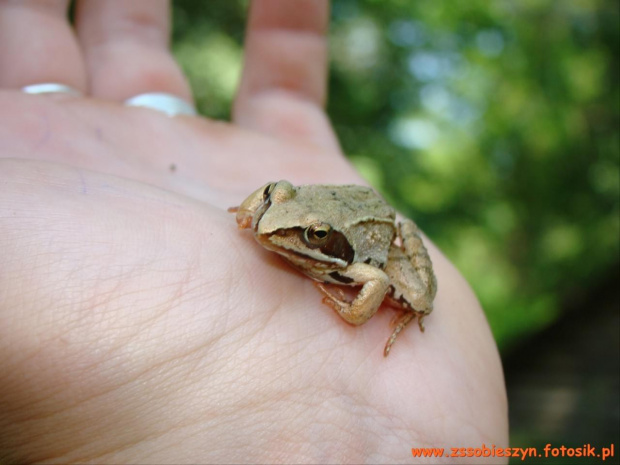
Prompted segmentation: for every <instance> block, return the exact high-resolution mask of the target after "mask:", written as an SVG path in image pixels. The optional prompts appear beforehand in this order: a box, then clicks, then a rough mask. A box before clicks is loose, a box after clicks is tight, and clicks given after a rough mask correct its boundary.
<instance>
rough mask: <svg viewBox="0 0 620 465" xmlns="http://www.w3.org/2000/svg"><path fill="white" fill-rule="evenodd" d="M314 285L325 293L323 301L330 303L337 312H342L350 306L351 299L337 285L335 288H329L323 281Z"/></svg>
mask: <svg viewBox="0 0 620 465" xmlns="http://www.w3.org/2000/svg"><path fill="white" fill-rule="evenodd" d="M314 285H315V286H316V287H317V288H318V289H319V291H321V292H322V293H323V295H324V296H325V297H323V303H324V304H326V305H329V306H330V307H331V308H333V309H334V310H335V311H336V312H340V310H342V309H343V308H349V307H350V306H351V301H350V300H347V298H346V296H345V295H344V292H343V291H342V289H340V288H338V287H336V288H332V289H333V290H330V289H328V288H327V287H326V286H325V284H323V283H314Z"/></svg>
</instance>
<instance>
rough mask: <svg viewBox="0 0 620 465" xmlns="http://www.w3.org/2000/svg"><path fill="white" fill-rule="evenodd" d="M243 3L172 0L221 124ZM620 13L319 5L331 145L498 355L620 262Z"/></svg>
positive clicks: (588, 8) (533, 2) (400, 2)
mask: <svg viewBox="0 0 620 465" xmlns="http://www.w3.org/2000/svg"><path fill="white" fill-rule="evenodd" d="M246 8H247V1H240V0H229V1H217V2H213V1H212V2H196V1H190V0H179V1H175V2H174V29H173V30H174V33H173V49H174V51H175V54H176V56H177V57H178V59H179V61H180V63H181V65H182V66H183V68H184V70H185V71H186V73H187V75H188V76H189V79H190V81H191V84H192V87H193V89H194V92H195V96H196V99H197V102H198V106H199V109H200V111H201V112H202V113H203V114H205V115H207V116H209V117H213V118H227V117H228V116H229V111H230V105H231V102H232V99H233V97H234V92H235V88H236V85H237V83H238V79H239V76H240V73H241V67H242V56H243V49H242V43H243V33H244V25H245V19H246V13H247V12H246ZM618 10H619V3H617V2H616V1H613V0H518V1H509V0H497V1H486V0H468V1H459V2H456V1H416V2H412V1H408V0H380V1H379V0H334V1H333V2H332V23H331V28H330V47H331V65H332V66H331V72H330V76H329V84H330V94H329V106H328V112H329V115H330V117H331V119H332V121H333V124H334V126H335V128H336V131H337V132H338V135H339V137H340V140H341V143H342V146H343V149H344V151H345V152H346V153H347V154H348V155H349V156H350V158H351V160H352V161H353V162H354V163H355V164H356V166H357V167H358V169H359V170H360V172H361V173H362V174H363V175H364V176H365V177H366V178H367V179H368V180H369V182H371V183H372V184H373V185H374V186H375V187H376V188H377V189H379V190H380V191H381V192H382V193H383V194H384V195H385V196H386V197H387V198H388V199H389V200H390V201H391V202H392V203H393V204H394V205H395V206H396V207H397V208H399V209H400V210H401V211H402V212H403V213H404V214H406V215H408V216H410V217H412V218H414V219H416V221H417V222H418V223H419V224H420V225H421V226H422V228H423V229H424V230H425V231H426V232H427V234H428V235H429V236H430V237H431V238H432V239H433V240H434V241H435V242H436V243H437V244H438V245H439V246H440V247H441V248H442V249H443V250H444V252H445V253H446V254H447V255H448V257H449V258H450V259H451V260H452V261H453V262H454V263H455V264H456V266H457V267H458V268H459V269H460V270H461V271H462V272H463V273H464V275H465V276H466V277H467V279H468V280H469V281H470V283H471V284H472V285H473V287H474V289H475V291H476V292H477V294H478V296H479V298H480V300H481V302H482V304H483V307H484V308H485V310H486V312H487V315H488V318H489V321H490V324H491V327H492V329H493V331H494V334H495V336H496V338H497V340H498V343H499V345H500V348H506V347H508V346H509V345H510V344H512V343H513V342H515V341H517V340H518V339H519V338H520V337H522V336H524V335H525V334H528V333H531V332H534V331H537V330H540V329H541V328H543V327H545V326H546V325H548V324H550V323H551V322H552V321H554V320H555V319H556V318H558V316H559V313H560V312H561V309H562V308H563V304H564V303H565V302H566V301H568V300H570V299H572V298H574V297H575V296H578V295H581V294H582V293H584V292H585V291H587V289H588V288H589V287H591V286H593V285H594V284H595V283H596V282H597V281H598V280H600V279H601V277H602V275H603V274H604V273H608V272H609V269H610V268H611V267H613V266H617V264H618V262H619V232H620V221H619V198H620V181H619V180H620V172H619V157H620V154H619V151H620V149H619V135H618V126H619V123H620V121H619V111H620V110H619V105H620V104H619V102H620V100H619V99H620V96H619V93H618V82H619V78H620V76H619V63H618V57H619V50H618V48H619V44H620V37H619V32H618V30H619V27H618V24H619V21H620V18H619V12H618ZM440 285H441V283H440ZM595 310H596V309H592V311H595Z"/></svg>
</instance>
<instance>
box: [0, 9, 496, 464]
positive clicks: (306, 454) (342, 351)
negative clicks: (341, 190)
mask: <svg viewBox="0 0 620 465" xmlns="http://www.w3.org/2000/svg"><path fill="white" fill-rule="evenodd" d="M66 3H67V2H66V1H60V0H58V1H48V2H44V3H43V2H41V1H22V2H3V3H0V87H1V89H2V91H0V186H1V187H0V254H1V256H2V259H1V260H0V379H2V380H3V382H2V385H1V386H0V431H2V435H0V456H2V454H4V455H5V456H7V457H9V458H12V459H14V460H16V461H19V462H25V461H28V462H30V461H46V462H63V463H64V462H86V461H92V462H108V463H110V462H115V463H121V462H141V463H145V462H157V463H165V462H174V463H181V462H193V463H196V462H314V463H317V462H361V461H369V462H404V461H411V460H412V457H411V455H410V448H411V447H423V446H428V447H442V446H445V447H464V446H467V447H469V446H470V447H480V446H481V445H482V444H483V443H484V444H486V445H487V446H490V445H491V444H495V445H497V446H503V445H505V444H506V442H507V412H506V399H505V389H504V383H503V377H502V371H501V364H500V361H499V357H498V353H497V349H496V347H495V344H494V342H493V339H492V336H491V333H490V331H489V328H488V326H487V323H486V320H485V318H484V315H483V313H482V310H481V309H480V306H479V304H478V303H477V301H476V299H475V297H474V296H473V294H472V293H471V291H470V289H469V287H468V285H467V284H466V283H465V281H464V280H463V278H462V277H461V276H460V275H459V273H458V272H457V271H456V270H455V269H454V268H453V267H452V265H451V264H450V263H449V262H448V261H447V260H446V259H445V258H444V257H443V256H442V255H441V253H440V252H439V251H438V250H437V249H436V248H435V247H434V246H432V244H430V245H429V249H430V253H431V256H432V259H433V263H434V267H435V272H436V274H437V278H438V283H439V292H438V295H437V298H436V300H435V310H434V312H433V313H432V314H431V315H430V316H429V317H428V318H427V319H426V326H427V331H426V332H425V333H424V334H420V333H419V331H418V330H417V328H415V326H412V327H411V328H408V330H407V331H405V332H404V333H403V334H401V335H400V336H399V338H398V341H397V343H396V344H395V346H394V347H393V350H392V352H391V354H390V356H389V357H388V358H387V359H386V358H384V357H383V351H382V349H383V345H384V344H385V340H386V338H387V336H388V335H389V334H390V328H389V321H390V319H391V318H392V317H393V313H392V312H390V311H389V310H386V311H383V310H382V311H380V312H379V313H378V314H377V315H376V316H375V317H374V318H372V319H371V320H370V321H369V322H368V323H366V324H365V325H364V326H361V327H350V326H348V325H347V324H345V323H344V322H343V321H342V320H341V319H340V318H339V317H338V316H337V315H336V314H335V313H334V312H333V311H332V310H330V309H329V308H328V307H327V306H325V305H323V304H322V303H321V295H320V294H319V292H318V291H317V290H316V289H315V288H314V286H313V285H312V283H311V281H310V280H308V279H306V278H305V277H303V276H301V275H299V274H298V273H296V272H294V271H292V270H291V269H290V268H288V267H287V266H286V265H284V264H283V263H282V261H281V260H280V259H279V258H277V257H276V256H275V255H273V254H270V253H268V252H265V251H264V250H262V248H260V247H259V246H258V245H256V244H255V243H254V241H253V239H252V238H251V235H250V234H248V233H246V232H239V231H237V228H236V224H235V221H234V216H232V215H230V214H229V213H227V212H226V207H229V206H232V205H237V204H238V203H239V202H240V201H241V200H243V199H244V198H245V197H246V196H247V195H248V194H249V193H250V192H251V191H253V190H255V189H256V188H258V187H259V186H260V185H262V184H264V183H266V182H267V181H271V180H279V179H288V180H289V181H291V182H293V183H294V184H306V183H362V182H363V181H362V180H361V179H360V177H359V176H358V175H357V173H356V172H355V171H354V170H353V169H352V168H351V166H350V165H349V164H348V162H347V161H346V159H345V158H344V157H343V156H342V154H341V153H340V149H339V147H338V144H337V141H336V139H335V137H334V135H333V132H332V130H331V127H330V125H329V121H328V119H327V117H326V116H325V114H324V112H323V101H324V96H325V75H326V63H327V59H326V44H325V37H324V32H325V29H326V27H327V16H328V13H327V3H326V2H323V1H322V0H321V1H317V0H298V1H296V2H294V4H293V2H287V0H255V2H254V3H253V7H252V11H251V15H250V19H249V25H248V36H247V43H246V56H245V69H244V74H243V79H242V84H241V86H240V89H239V92H238V95H237V99H236V103H235V108H234V112H233V113H234V117H233V121H232V122H231V123H230V124H228V123H222V122H216V121H209V120H207V119H204V118H197V117H185V116H178V117H174V118H168V117H166V116H164V115H162V114H160V113H158V112H154V111H152V110H148V109H139V108H128V107H126V106H122V105H120V104H119V102H122V101H124V100H125V99H127V98H129V97H131V96H133V95H136V94H140V93H144V92H150V91H163V92H168V93H171V94H173V95H177V96H179V97H181V98H184V99H187V100H190V98H191V97H190V91H189V89H188V87H187V84H186V82H185V79H184V77H183V75H182V73H181V72H180V71H179V69H178V68H177V66H176V64H175V63H174V60H173V59H172V57H171V56H170V55H169V52H168V51H167V48H166V43H167V35H168V31H167V22H168V16H167V15H168V7H167V5H166V3H165V2H162V1H159V0H158V1H153V0H148V1H135V0H134V1H132V2H122V3H119V2H112V1H109V0H100V1H98V2H84V1H83V2H79V3H78V6H77V15H76V30H77V40H76V39H75V37H74V36H73V35H72V32H71V29H70V27H69V25H68V23H67V22H66V20H65V9H66V6H67V5H66ZM38 82H60V83H64V84H67V85H70V86H72V87H74V88H76V89H79V90H80V91H82V92H83V93H84V94H85V95H88V97H84V98H82V97H73V96H66V95H58V96H31V95H25V94H23V93H22V92H20V91H19V89H20V88H21V87H23V86H25V85H29V84H33V83H38ZM448 451H449V450H446V452H448ZM458 460H459V463H465V462H463V461H462V460H463V459H458ZM477 460H479V459H477Z"/></svg>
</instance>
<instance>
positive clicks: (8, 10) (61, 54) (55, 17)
mask: <svg viewBox="0 0 620 465" xmlns="http://www.w3.org/2000/svg"><path fill="white" fill-rule="evenodd" d="M67 4H68V0H13V1H12V0H0V87H5V88H17V89H19V88H22V87H24V86H27V85H31V84H41V83H50V82H53V83H58V84H65V85H68V86H71V87H73V88H75V89H77V90H80V91H85V90H86V89H85V87H86V74H85V69H84V63H83V61H82V56H81V52H80V48H79V46H78V44H77V41H76V40H75V36H74V34H73V31H72V29H71V26H70V25H69V22H68V20H67Z"/></svg>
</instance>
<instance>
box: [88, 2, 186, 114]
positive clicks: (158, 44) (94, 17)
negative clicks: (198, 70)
mask: <svg viewBox="0 0 620 465" xmlns="http://www.w3.org/2000/svg"><path fill="white" fill-rule="evenodd" d="M169 20H170V8H169V5H168V1H167V0H131V1H124V2H119V1H115V0H97V1H93V0H88V1H81V2H79V3H78V4H77V12H76V28H77V32H78V37H79V39H80V41H81V43H82V47H83V50H84V56H85V61H86V66H87V69H88V74H89V80H90V92H91V94H92V95H94V96H97V97H100V98H106V99H111V100H125V99H127V98H129V97H132V96H135V95H137V94H141V93H145V92H166V93H170V94H173V95H176V96H178V97H181V98H183V99H185V100H187V101H190V102H191V101H192V100H191V92H190V90H189V86H188V84H187V82H186V80H185V77H184V76H183V73H182V72H181V70H180V68H179V67H178V65H177V64H176V62H175V61H174V58H173V57H172V55H171V54H170V51H169V49H168V41H169V29H170V27H169Z"/></svg>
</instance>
